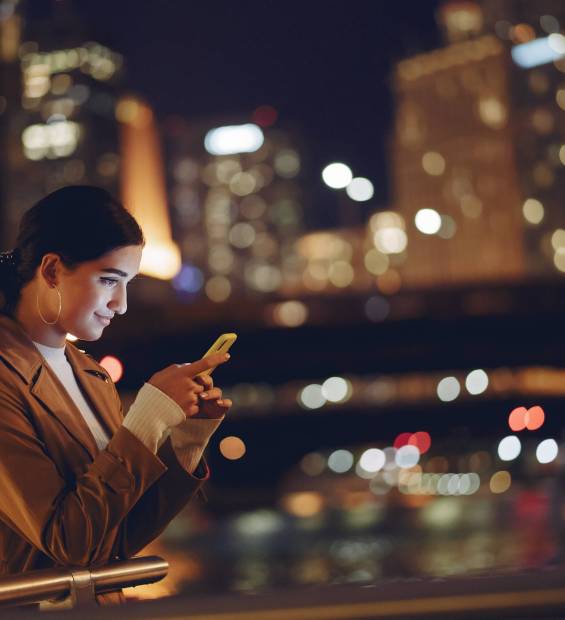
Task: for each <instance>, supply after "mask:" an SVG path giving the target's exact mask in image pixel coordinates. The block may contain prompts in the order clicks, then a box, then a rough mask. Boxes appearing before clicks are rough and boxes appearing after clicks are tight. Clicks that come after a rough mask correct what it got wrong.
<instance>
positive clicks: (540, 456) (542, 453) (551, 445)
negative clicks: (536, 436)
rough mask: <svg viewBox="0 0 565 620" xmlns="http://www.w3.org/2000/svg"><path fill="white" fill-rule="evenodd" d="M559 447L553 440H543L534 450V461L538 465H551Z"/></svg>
mask: <svg viewBox="0 0 565 620" xmlns="http://www.w3.org/2000/svg"><path fill="white" fill-rule="evenodd" d="M558 454H559V447H558V445H557V442H556V441H555V439H544V440H543V441H541V442H540V443H539V444H538V447H537V448H536V459H537V460H538V461H539V462H540V463H543V464H545V463H551V462H552V461H554V460H555V459H556V458H557V455H558Z"/></svg>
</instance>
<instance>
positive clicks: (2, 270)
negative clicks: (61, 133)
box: [0, 185, 145, 316]
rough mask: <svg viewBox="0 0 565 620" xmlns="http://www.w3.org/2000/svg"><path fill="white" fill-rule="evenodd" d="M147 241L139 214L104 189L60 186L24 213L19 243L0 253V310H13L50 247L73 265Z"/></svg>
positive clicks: (7, 312) (70, 268)
mask: <svg viewBox="0 0 565 620" xmlns="http://www.w3.org/2000/svg"><path fill="white" fill-rule="evenodd" d="M144 244H145V239H144V237H143V233H142V231H141V228H140V227H139V224H138V223H137V221H136V220H135V218H134V217H133V216H132V215H131V214H130V213H129V211H127V209H126V208H125V207H124V206H123V205H122V204H121V203H120V202H119V201H117V200H116V199H115V198H113V197H112V195H111V194H109V193H108V192H107V191H106V190H105V189H102V188H99V187H92V186H89V185H71V186H68V187H62V188H61V189H58V190H55V191H54V192H52V193H51V194H48V195H47V196H45V197H44V198H42V199H41V200H40V201H39V202H37V203H36V204H35V205H34V206H33V207H31V208H30V209H29V210H28V211H26V212H25V213H24V215H23V216H22V219H21V222H20V227H19V232H18V236H17V240H16V247H15V248H14V250H13V251H12V253H4V254H0V314H7V315H10V316H11V315H13V313H14V311H15V309H16V307H17V304H18V302H19V299H20V295H21V290H22V288H23V287H24V286H25V285H26V284H27V283H28V282H30V281H31V280H33V278H34V277H35V274H36V271H37V268H38V267H39V265H40V264H41V261H42V259H43V256H45V254H48V253H49V252H53V253H55V254H58V255H59V256H60V257H61V260H62V262H63V264H64V265H65V267H66V268H67V269H69V270H71V271H72V270H73V269H76V268H77V267H78V266H79V265H80V264H81V263H84V262H87V261H91V260H97V259H98V258H100V257H101V256H103V255H104V254H106V253H107V252H111V251H112V250H115V249H117V248H120V247H124V246H128V245H144Z"/></svg>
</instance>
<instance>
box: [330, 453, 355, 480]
mask: <svg viewBox="0 0 565 620" xmlns="http://www.w3.org/2000/svg"><path fill="white" fill-rule="evenodd" d="M328 467H329V468H330V469H331V470H332V471H333V472H335V473H336V474H344V473H345V472H346V471H349V470H350V469H351V468H352V467H353V454H351V452H349V450H335V452H332V453H331V454H330V456H329V457H328Z"/></svg>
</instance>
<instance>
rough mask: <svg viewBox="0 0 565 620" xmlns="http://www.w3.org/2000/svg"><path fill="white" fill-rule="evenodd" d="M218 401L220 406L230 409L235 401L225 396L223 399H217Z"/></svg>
mask: <svg viewBox="0 0 565 620" xmlns="http://www.w3.org/2000/svg"><path fill="white" fill-rule="evenodd" d="M216 403H217V404H218V405H219V406H220V407H224V408H225V409H229V408H230V407H231V406H232V405H233V402H232V401H231V400H230V399H229V398H224V399H223V400H217V401H216Z"/></svg>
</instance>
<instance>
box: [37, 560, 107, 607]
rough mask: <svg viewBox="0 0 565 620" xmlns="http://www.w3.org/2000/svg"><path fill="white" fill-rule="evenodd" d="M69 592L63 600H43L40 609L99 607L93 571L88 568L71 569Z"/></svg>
mask: <svg viewBox="0 0 565 620" xmlns="http://www.w3.org/2000/svg"><path fill="white" fill-rule="evenodd" d="M69 587H70V592H69V594H68V595H67V596H66V597H65V598H63V599H61V600H48V601H41V603H40V604H39V610H40V611H59V610H60V609H77V608H80V609H85V608H91V607H98V605H97V603H96V591H95V589H94V580H93V579H92V573H91V571H90V570H88V569H87V568H83V569H70V570H69Z"/></svg>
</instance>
